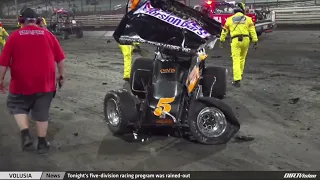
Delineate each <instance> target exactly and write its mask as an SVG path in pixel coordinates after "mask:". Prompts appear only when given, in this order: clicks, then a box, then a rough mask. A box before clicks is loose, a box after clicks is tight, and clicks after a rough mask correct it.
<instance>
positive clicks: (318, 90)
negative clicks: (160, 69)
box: [0, 31, 320, 171]
mask: <svg viewBox="0 0 320 180" xmlns="http://www.w3.org/2000/svg"><path fill="white" fill-rule="evenodd" d="M87 35H88V34H87ZM61 44H62V46H63V47H64V50H65V52H66V54H67V60H66V65H67V66H66V68H67V78H68V81H67V82H66V84H65V87H64V88H63V89H62V90H61V91H59V92H58V94H57V97H56V99H55V100H54V102H53V105H52V109H51V118H52V120H51V122H50V127H49V138H50V140H51V143H52V149H51V151H50V153H49V154H48V155H43V156H40V155H37V154H36V153H35V152H21V150H20V139H19V130H18V128H17V126H16V124H15V122H14V120H13V118H12V117H11V116H9V115H8V113H7V110H6V106H5V98H6V95H0V117H1V118H0V119H1V120H0V170H51V171H59V170H63V171H66V170H195V171H200V170H202V171H203V170H320V167H319V164H320V158H319V157H320V132H319V127H320V118H319V116H320V111H319V110H320V98H319V96H320V84H319V82H320V76H319V75H320V61H319V57H320V52H319V50H320V33H319V32H308V31H306V32H299V31H291V32H290V31H278V32H275V33H273V34H267V35H264V36H262V37H261V38H260V44H259V49H258V50H256V51H254V50H253V49H250V52H249V55H248V58H247V64H246V69H245V79H244V81H243V83H242V87H241V88H239V89H234V88H233V87H232V86H229V87H228V88H229V89H228V91H229V92H228V97H227V98H226V99H225V101H227V102H228V104H229V105H230V106H231V107H232V108H233V109H234V111H235V112H236V114H237V116H238V117H239V119H240V121H241V124H242V127H241V131H242V133H246V134H250V135H253V136H254V137H255V140H254V141H252V142H244V143H237V142H234V141H230V142H229V143H228V144H227V145H221V146H204V145H199V144H193V143H191V142H188V141H186V140H183V139H176V138H172V137H170V138H160V137H155V138H154V139H151V140H150V141H149V142H147V143H144V144H142V143H127V142H125V141H123V140H121V139H119V138H116V137H114V136H112V134H111V133H110V132H109V131H108V129H107V126H106V124H105V123H104V120H103V113H102V111H103V107H102V101H103V98H104V95H105V94H106V92H107V91H109V90H112V89H117V88H120V87H122V85H123V82H122V67H123V62H122V61H123V60H122V55H121V54H120V50H119V48H118V46H117V45H116V43H115V42H114V41H113V40H112V41H111V42H110V43H107V40H106V37H103V34H102V33H98V34H96V35H91V36H90V37H88V36H87V37H85V38H84V39H71V40H68V41H61ZM226 46H227V45H226ZM144 48H145V49H146V50H145V55H152V50H153V49H154V48H152V47H148V46H145V47H144ZM148 51H149V53H148ZM229 51H230V49H229V48H228V47H226V48H225V49H218V48H217V50H215V51H213V53H211V58H210V59H209V60H208V61H207V62H208V64H215V65H217V66H224V67H227V68H228V69H229V72H230V74H229V78H230V79H229V84H230V83H231V73H232V71H231V70H232V68H231V60H230V55H229V54H230V53H229ZM220 56H221V57H220ZM136 57H138V56H136ZM297 98H299V99H297ZM292 99H293V100H292ZM32 127H33V129H34V123H32ZM33 132H34V131H33Z"/></svg>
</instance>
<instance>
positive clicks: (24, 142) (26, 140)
mask: <svg viewBox="0 0 320 180" xmlns="http://www.w3.org/2000/svg"><path fill="white" fill-rule="evenodd" d="M32 145H33V142H32V138H31V136H30V135H25V136H24V135H22V136H21V147H22V151H27V150H30V148H31V147H32Z"/></svg>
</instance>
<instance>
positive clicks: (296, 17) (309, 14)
mask: <svg viewBox="0 0 320 180" xmlns="http://www.w3.org/2000/svg"><path fill="white" fill-rule="evenodd" d="M270 10H274V11H276V22H277V24H278V25H281V24H290V25H307V24H308V25H310V24H320V6H307V7H287V8H270ZM122 17H123V14H118V15H94V16H76V20H77V21H80V22H82V23H83V26H85V27H101V26H111V27H112V26H117V25H118V23H119V22H120V20H121V19H122ZM46 20H47V22H48V23H50V19H46ZM1 21H2V23H3V25H4V26H7V27H15V26H17V20H16V19H2V20H1Z"/></svg>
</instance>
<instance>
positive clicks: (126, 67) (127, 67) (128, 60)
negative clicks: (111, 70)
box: [119, 0, 140, 81]
mask: <svg viewBox="0 0 320 180" xmlns="http://www.w3.org/2000/svg"><path fill="white" fill-rule="evenodd" d="M139 1H140V0H129V2H128V5H127V6H128V7H127V9H128V11H130V10H133V9H134V8H136V7H137V5H138V3H139ZM119 47H120V49H121V52H122V54H123V60H124V63H123V80H125V81H129V80H130V74H131V64H132V52H133V50H134V49H135V48H136V49H139V50H140V46H139V43H133V45H121V44H119Z"/></svg>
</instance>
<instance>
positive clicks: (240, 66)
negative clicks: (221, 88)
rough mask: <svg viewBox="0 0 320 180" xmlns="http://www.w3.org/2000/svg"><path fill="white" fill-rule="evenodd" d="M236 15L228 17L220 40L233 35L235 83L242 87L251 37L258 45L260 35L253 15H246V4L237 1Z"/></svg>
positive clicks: (232, 48)
mask: <svg viewBox="0 0 320 180" xmlns="http://www.w3.org/2000/svg"><path fill="white" fill-rule="evenodd" d="M234 13H235V14H234V15H232V16H231V17H229V18H227V20H226V23H225V25H224V27H223V30H222V33H221V36H220V42H221V45H223V42H224V41H225V40H226V37H227V35H228V33H229V32H230V37H231V57H232V61H233V80H234V81H233V83H232V84H233V85H234V86H235V87H240V81H241V80H242V75H243V71H244V65H245V60H246V56H247V52H248V49H249V45H250V37H251V38H252V42H253V43H254V47H255V48H256V47H257V43H258V37H257V33H256V29H255V26H254V24H253V21H252V19H251V17H249V16H246V15H245V4H244V3H237V4H236V7H235V8H234Z"/></svg>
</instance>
